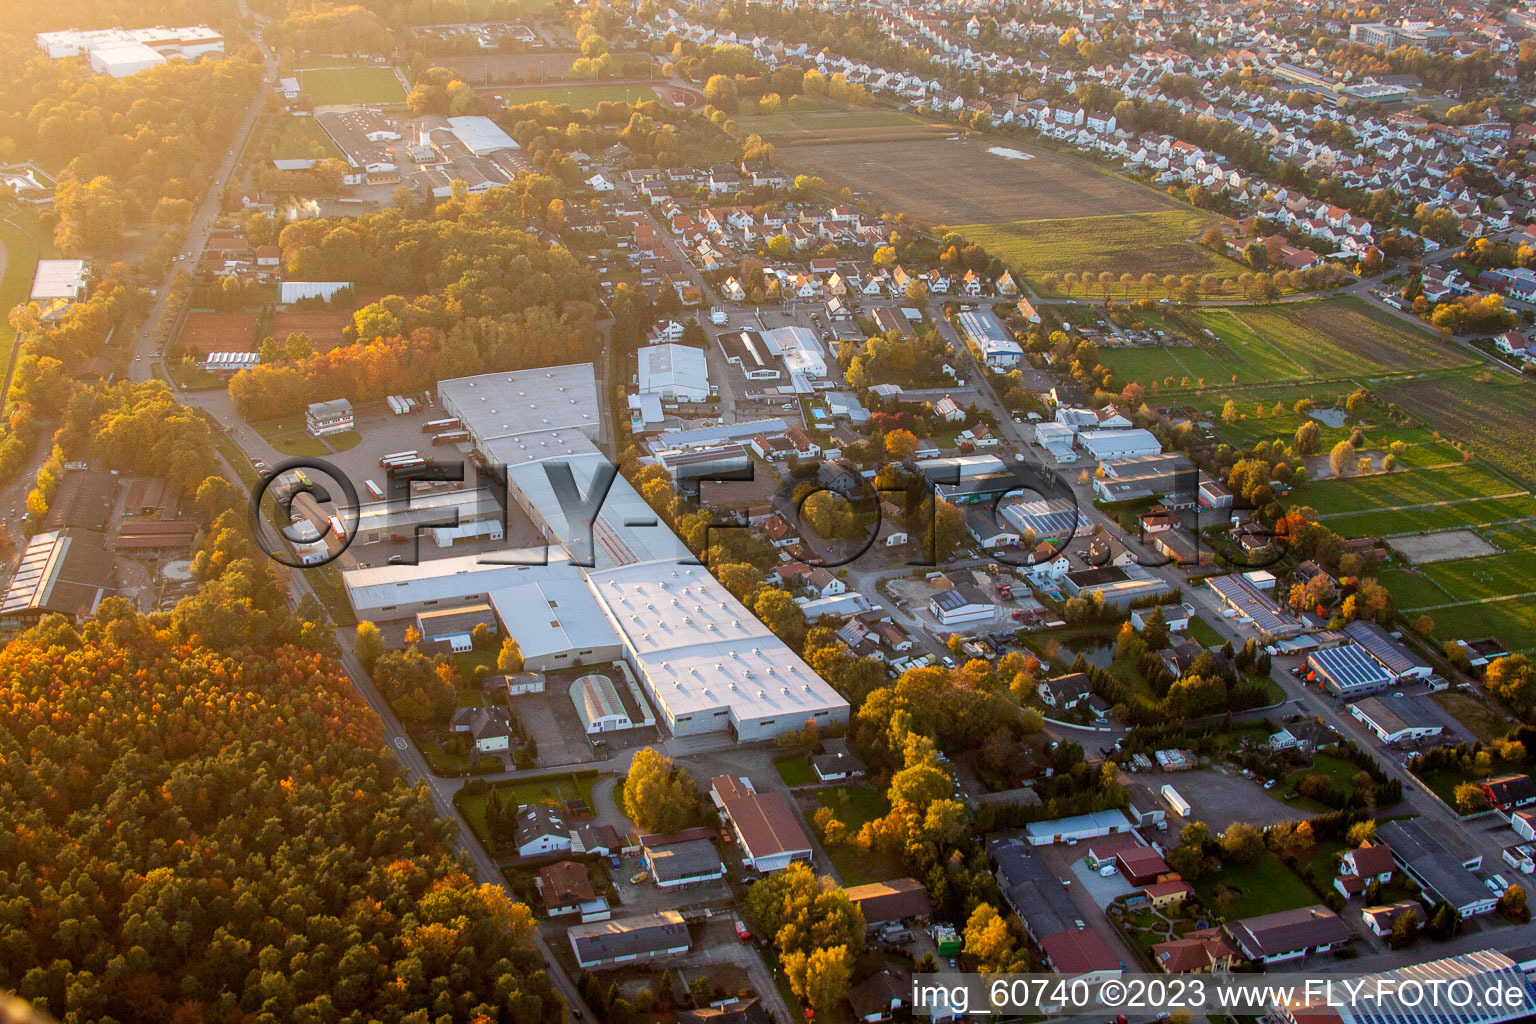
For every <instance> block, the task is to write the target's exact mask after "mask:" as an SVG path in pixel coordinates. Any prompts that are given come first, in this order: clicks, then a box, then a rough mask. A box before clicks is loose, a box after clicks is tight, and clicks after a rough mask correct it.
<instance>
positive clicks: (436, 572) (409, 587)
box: [341, 548, 574, 618]
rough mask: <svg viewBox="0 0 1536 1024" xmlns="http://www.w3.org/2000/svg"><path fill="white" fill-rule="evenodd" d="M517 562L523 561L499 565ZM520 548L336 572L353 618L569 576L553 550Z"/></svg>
mask: <svg viewBox="0 0 1536 1024" xmlns="http://www.w3.org/2000/svg"><path fill="white" fill-rule="evenodd" d="M492 559H498V560H500V561H504V562H512V561H518V562H521V563H523V564H517V565H502V564H498V563H497V562H495V561H492ZM545 560H546V552H545V550H544V549H543V548H522V549H517V550H508V551H498V552H495V553H493V554H477V555H459V556H455V557H453V558H435V559H431V560H425V559H424V560H423V561H422V562H421V564H419V565H376V566H372V567H370V568H367V569H350V570H347V571H345V572H343V573H342V574H341V578H342V581H343V582H344V583H345V584H346V586H347V589H348V591H350V593H351V595H352V604H353V607H355V608H356V609H357V613H358V615H359V617H361V618H366V617H367V615H368V613H369V612H371V611H377V610H379V609H382V608H387V607H389V606H391V605H401V604H415V603H418V602H422V601H445V600H457V599H461V598H464V597H470V596H474V595H477V594H489V593H491V592H492V591H496V590H505V589H506V588H508V587H513V586H518V585H519V584H523V583H529V582H532V581H533V580H543V579H552V578H558V577H560V576H570V575H571V574H572V573H573V572H574V570H573V569H572V567H571V565H570V564H569V563H570V560H569V559H568V558H567V557H566V556H565V554H564V553H563V552H561V551H560V550H559V549H551V550H550V551H548V553H547V560H548V564H539V563H543V562H545Z"/></svg>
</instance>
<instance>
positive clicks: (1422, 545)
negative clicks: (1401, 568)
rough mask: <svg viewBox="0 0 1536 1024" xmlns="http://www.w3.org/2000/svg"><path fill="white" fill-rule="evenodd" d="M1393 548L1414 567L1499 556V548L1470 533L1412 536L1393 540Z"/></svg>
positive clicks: (1438, 533)
mask: <svg viewBox="0 0 1536 1024" xmlns="http://www.w3.org/2000/svg"><path fill="white" fill-rule="evenodd" d="M1391 546H1392V550H1393V551H1396V552H1397V553H1398V554H1400V555H1402V556H1403V557H1404V558H1406V559H1408V561H1410V562H1412V563H1413V564H1415V565H1424V564H1426V563H1428V562H1449V561H1451V560H1453V559H1457V558H1480V557H1482V556H1483V555H1496V554H1498V553H1499V549H1498V548H1496V547H1494V546H1493V545H1492V544H1490V543H1488V542H1487V541H1486V540H1484V539H1483V538H1482V537H1480V536H1478V535H1477V534H1475V533H1473V532H1472V531H1471V530H1441V531H1439V532H1437V533H1420V534H1415V535H1413V536H1411V537H1393V538H1392V540H1391Z"/></svg>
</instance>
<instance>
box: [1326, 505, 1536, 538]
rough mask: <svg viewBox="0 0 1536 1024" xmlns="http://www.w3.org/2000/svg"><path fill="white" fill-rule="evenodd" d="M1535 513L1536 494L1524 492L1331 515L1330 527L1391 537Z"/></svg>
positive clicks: (1356, 534) (1486, 523) (1346, 532)
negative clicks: (1441, 503)
mask: <svg viewBox="0 0 1536 1024" xmlns="http://www.w3.org/2000/svg"><path fill="white" fill-rule="evenodd" d="M1531 517H1536V497H1532V496H1531V495H1521V496H1519V497H1515V498H1469V499H1467V500H1466V501H1458V502H1456V503H1455V504H1453V505H1432V506H1429V507H1427V508H1402V509H1394V510H1392V511H1386V510H1383V509H1373V510H1371V511H1367V512H1356V513H1350V514H1347V515H1338V516H1330V517H1329V519H1328V528H1329V529H1330V530H1332V531H1333V532H1334V533H1337V534H1339V535H1340V536H1341V537H1391V536H1394V535H1396V534H1400V533H1424V532H1429V531H1433V530H1457V529H1466V528H1473V529H1476V528H1478V527H1483V526H1491V525H1493V524H1495V523H1507V522H1509V521H1510V520H1511V519H1525V518H1531Z"/></svg>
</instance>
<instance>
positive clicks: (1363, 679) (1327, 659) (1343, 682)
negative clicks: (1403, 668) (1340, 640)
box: [1307, 644, 1392, 692]
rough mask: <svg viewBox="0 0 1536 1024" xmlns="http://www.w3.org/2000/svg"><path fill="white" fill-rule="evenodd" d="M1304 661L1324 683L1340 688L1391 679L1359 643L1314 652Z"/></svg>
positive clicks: (1385, 681) (1381, 683) (1360, 686)
mask: <svg viewBox="0 0 1536 1024" xmlns="http://www.w3.org/2000/svg"><path fill="white" fill-rule="evenodd" d="M1307 663H1308V664H1309V665H1311V667H1312V669H1313V670H1314V671H1316V672H1317V673H1318V674H1320V675H1322V676H1323V677H1324V678H1325V679H1326V680H1327V681H1328V682H1331V683H1333V684H1334V685H1335V686H1337V687H1338V688H1339V689H1340V690H1342V691H1345V692H1347V691H1350V690H1359V689H1362V688H1364V687H1371V686H1383V685H1385V684H1387V683H1390V682H1391V681H1392V674H1391V673H1390V672H1388V671H1387V670H1386V669H1384V668H1382V667H1381V663H1380V662H1378V661H1377V660H1376V659H1375V658H1373V657H1371V656H1370V654H1368V653H1367V652H1366V650H1365V648H1364V647H1361V646H1360V645H1359V644H1344V645H1343V646H1341V647H1329V648H1325V649H1323V650H1321V651H1315V652H1313V653H1312V654H1311V655H1309V656H1308V658H1307Z"/></svg>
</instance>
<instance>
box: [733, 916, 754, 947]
mask: <svg viewBox="0 0 1536 1024" xmlns="http://www.w3.org/2000/svg"><path fill="white" fill-rule="evenodd" d="M735 924H736V937H737V938H738V939H740V940H741V941H742V942H750V941H752V933H751V932H749V931H747V926H746V925H744V924H742V923H741V918H739V917H738V918H737V919H736V921H735Z"/></svg>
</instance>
